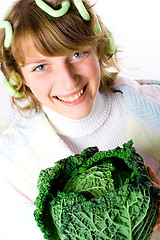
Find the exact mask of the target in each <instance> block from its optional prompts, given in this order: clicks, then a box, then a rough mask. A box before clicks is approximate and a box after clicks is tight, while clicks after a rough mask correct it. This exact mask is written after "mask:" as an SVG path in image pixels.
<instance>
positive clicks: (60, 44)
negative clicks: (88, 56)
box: [0, 0, 119, 112]
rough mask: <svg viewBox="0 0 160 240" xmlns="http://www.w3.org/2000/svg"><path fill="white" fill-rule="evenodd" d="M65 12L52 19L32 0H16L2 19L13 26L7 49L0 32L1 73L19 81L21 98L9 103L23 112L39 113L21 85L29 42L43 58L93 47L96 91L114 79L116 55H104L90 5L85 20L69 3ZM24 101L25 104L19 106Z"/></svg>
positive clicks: (103, 37) (56, 3) (105, 36)
mask: <svg viewBox="0 0 160 240" xmlns="http://www.w3.org/2000/svg"><path fill="white" fill-rule="evenodd" d="M46 2H47V4H49V5H50V6H52V7H53V5H54V8H57V9H58V7H59V4H60V3H61V2H62V0H60V1H56V0H46ZM70 2H71V6H70V8H69V10H68V12H67V13H66V14H65V15H64V16H62V17H59V18H53V17H51V16H49V15H48V14H47V13H45V12H44V11H42V10H41V9H40V8H39V7H38V6H37V5H36V3H35V0H19V1H17V2H16V3H15V4H14V6H13V7H12V9H11V10H10V12H9V13H8V15H7V16H6V18H5V20H7V21H9V22H10V23H11V24H12V26H13V31H14V34H13V40H12V44H11V47H10V48H8V49H5V48H4V44H3V43H4V38H5V32H4V30H3V29H2V30H0V62H1V70H2V72H3V74H4V75H5V77H6V78H7V79H9V78H10V75H11V72H13V71H15V72H16V74H17V75H18V76H19V78H18V79H20V83H19V88H18V89H19V90H20V91H23V93H24V94H23V98H21V99H17V98H14V97H12V103H13V104H14V105H16V107H17V108H18V109H19V110H21V111H23V112H25V111H27V110H32V109H35V111H36V112H39V111H40V110H41V104H40V102H39V101H38V100H37V99H36V97H35V96H34V95H33V93H32V92H31V90H30V88H29V87H28V86H26V85H25V79H24V77H23V74H22V72H21V67H20V66H22V65H24V64H25V55H26V53H27V54H28V53H30V52H31V47H30V45H31V43H32V44H34V47H35V48H36V49H37V50H38V51H39V52H40V53H41V54H42V55H45V56H52V57H53V56H64V55H67V54H71V53H73V52H75V51H83V50H84V49H87V48H95V49H96V51H97V53H98V56H99V57H100V58H99V63H100V68H101V81H100V91H101V92H105V91H108V90H109V89H111V87H112V86H113V84H114V83H115V81H116V79H117V74H118V72H119V67H118V63H117V60H116V53H114V54H113V55H110V54H109V53H108V52H109V51H108V50H109V46H108V41H107V39H108V37H109V36H108V33H107V31H106V28H105V26H104V25H103V23H102V22H101V20H100V18H99V17H98V20H99V23H100V25H101V28H102V34H97V32H96V28H95V21H96V17H97V16H96V15H95V13H94V11H93V6H91V5H90V4H89V2H88V1H87V0H83V3H84V5H85V7H86V9H87V11H88V12H89V14H90V16H91V20H89V21H85V20H84V19H83V18H82V17H81V16H80V14H79V12H78V10H77V8H76V7H75V5H74V3H73V1H72V0H70ZM22 102H25V104H24V103H23V104H21V103H22Z"/></svg>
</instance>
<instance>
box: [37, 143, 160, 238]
mask: <svg viewBox="0 0 160 240" xmlns="http://www.w3.org/2000/svg"><path fill="white" fill-rule="evenodd" d="M150 182H151V180H150V178H149V176H148V173H147V170H146V167H145V164H144V160H143V158H142V157H141V156H140V155H139V154H137V153H136V151H135V149H134V148H133V147H132V141H129V142H128V143H126V144H124V145H123V148H120V147H117V148H116V149H113V150H109V151H98V148H97V147H93V148H92V147H91V148H87V149H85V150H84V151H83V152H82V153H81V154H76V155H75V156H69V157H68V158H66V159H62V160H60V161H59V162H57V163H56V165H55V166H54V167H52V168H48V169H45V170H43V171H41V173H40V176H39V180H38V188H39V195H38V197H37V199H36V201H35V205H36V207H37V209H36V210H35V212H34V215H35V220H36V221H37V224H38V226H39V227H40V229H41V231H42V232H43V233H44V238H45V239H50V240H51V239H54V240H60V239H62V240H67V239H68V240H105V239H113V240H147V239H148V238H149V237H150V236H151V233H152V227H153V224H154V223H155V221H156V218H157V204H158V200H159V195H158V193H159V189H157V188H154V187H153V186H152V185H151V184H150Z"/></svg>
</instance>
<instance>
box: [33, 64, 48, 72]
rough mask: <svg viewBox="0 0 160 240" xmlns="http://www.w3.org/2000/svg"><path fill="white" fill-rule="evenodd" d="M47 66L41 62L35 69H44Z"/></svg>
mask: <svg viewBox="0 0 160 240" xmlns="http://www.w3.org/2000/svg"><path fill="white" fill-rule="evenodd" d="M46 68H47V66H46V65H45V64H41V65H39V66H38V67H36V68H35V69H34V71H44V70H45V69H46Z"/></svg>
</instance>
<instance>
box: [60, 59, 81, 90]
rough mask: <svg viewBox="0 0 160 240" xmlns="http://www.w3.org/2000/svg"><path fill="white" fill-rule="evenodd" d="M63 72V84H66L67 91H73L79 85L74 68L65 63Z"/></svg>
mask: <svg viewBox="0 0 160 240" xmlns="http://www.w3.org/2000/svg"><path fill="white" fill-rule="evenodd" d="M60 71H61V82H62V83H63V84H64V87H65V88H66V90H68V91H70V90H73V89H74V88H75V87H76V85H77V83H78V75H77V74H76V71H75V69H74V67H73V66H72V65H71V64H70V63H66V62H65V63H63V66H62V68H61V69H60Z"/></svg>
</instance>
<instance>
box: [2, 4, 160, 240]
mask: <svg viewBox="0 0 160 240" xmlns="http://www.w3.org/2000/svg"><path fill="white" fill-rule="evenodd" d="M105 3H106V1H105ZM64 6H65V7H66V6H67V8H65V11H64ZM107 11H108V10H107ZM59 14H60V15H59ZM4 21H5V22H7V23H8V24H7V25H8V26H10V28H7V27H4V26H5V25H4ZM4 21H3V22H2V23H1V24H0V28H1V29H0V63H1V70H2V72H3V74H4V76H5V79H6V82H7V90H8V91H9V93H10V94H11V101H12V104H14V106H15V111H14V112H13V114H12V116H11V117H9V118H8V119H7V120H6V121H5V122H4V124H3V125H2V126H0V134H1V136H0V176H1V177H2V178H3V181H2V182H3V189H9V190H8V191H7V193H4V194H3V195H4V196H2V197H1V198H4V201H3V204H0V225H1V231H0V238H2V239H5V238H8V239H12V240H17V239H23V240H28V239H34V240H40V239H43V236H42V234H41V232H40V231H39V229H38V228H37V226H36V223H35V220H34V217H33V212H34V205H33V203H34V201H35V199H36V196H37V195H38V189H37V186H38V188H39V182H38V185H37V181H38V177H39V174H40V171H41V170H43V169H46V168H49V167H52V166H53V165H54V163H55V162H56V161H58V160H60V159H66V160H65V161H69V160H68V159H70V157H69V158H68V156H70V155H75V154H79V153H81V152H82V151H83V149H86V148H87V147H88V146H91V147H93V146H97V147H98V149H99V150H100V151H102V150H105V151H107V150H108V149H113V148H116V147H117V146H122V145H123V144H124V143H125V142H127V141H128V140H130V139H132V140H133V143H134V147H135V148H136V151H137V152H139V153H141V154H143V156H144V159H145V161H147V162H149V164H150V165H151V166H152V167H153V168H154V170H155V172H156V175H157V176H158V177H160V162H159V160H160V141H159V140H160V125H159V122H160V85H159V82H158V81H154V82H152V81H150V82H148V83H147V84H145V83H143V82H142V81H141V82H140V83H139V82H137V81H135V80H131V79H127V78H124V77H120V75H119V72H120V70H119V63H118V60H117V53H118V50H117V48H116V46H115V42H114V40H113V37H112V34H111V32H109V30H108V29H107V28H106V27H105V25H104V24H103V23H102V21H101V19H100V17H99V16H97V15H96V13H95V11H94V9H93V6H91V4H90V1H88V0H67V1H66V0H64V1H63V0H18V1H17V2H15V3H14V5H13V6H12V8H11V9H10V11H9V12H8V14H7V15H6V16H5V19H4ZM10 30H12V31H10ZM8 36H10V39H9V40H10V41H9V45H6V44H4V43H5V40H6V38H8ZM85 154H87V155H88V154H89V153H88V152H87V153H85ZM76 156H77V155H76ZM82 156H83V154H82ZM74 159H75V158H74ZM76 159H77V160H76V164H77V165H78V166H80V162H81V157H78V158H76ZM90 160H92V158H91V159H90ZM90 160H89V161H90ZM116 160H117V159H116ZM65 161H64V164H65ZM117 161H118V160H117ZM71 165H72V164H71ZM73 165H74V164H73ZM155 166H156V167H155ZM82 167H83V166H82ZM62 168H63V166H62ZM80 168H81V167H80ZM71 169H72V166H71ZM71 169H70V170H71ZM148 169H149V168H148ZM145 171H146V169H145ZM71 173H72V171H71ZM156 175H155V174H154V172H153V174H152V175H151V179H152V180H153V181H154V182H155V183H156V184H157V185H156V186H159V182H158V181H157V178H156ZM64 177H65V175H64ZM155 179H156V180H155ZM43 180H44V179H43ZM150 181H151V180H150V179H149V182H150ZM155 183H153V184H155ZM57 184H58V185H61V184H60V182H59V181H58V182H57ZM7 194H9V197H8V196H6V195H7ZM40 197H41V194H40ZM10 199H12V201H10ZM4 205H5V207H4ZM40 205H41V202H40ZM156 205H157V204H156ZM8 206H11V207H10V208H9V207H8ZM41 206H42V205H41ZM158 209H159V208H158ZM22 210H23V212H22ZM153 211H154V213H155V216H156V215H157V210H155V208H154V209H153ZM159 211H160V210H158V214H159ZM8 216H10V217H9V218H8ZM158 217H159V216H158ZM153 224H154V223H153ZM8 226H9V227H10V229H13V231H8ZM152 227H153V230H155V229H157V231H158V230H159V229H160V226H159V225H158V221H157V222H156V223H155V225H154V226H152ZM151 229H152V228H151ZM1 236H2V237H1ZM58 240H59V239H58ZM75 240H76V239H75ZM86 240H90V239H87V238H86ZM98 240H102V239H99V238H98ZM145 240H146V239H145Z"/></svg>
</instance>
